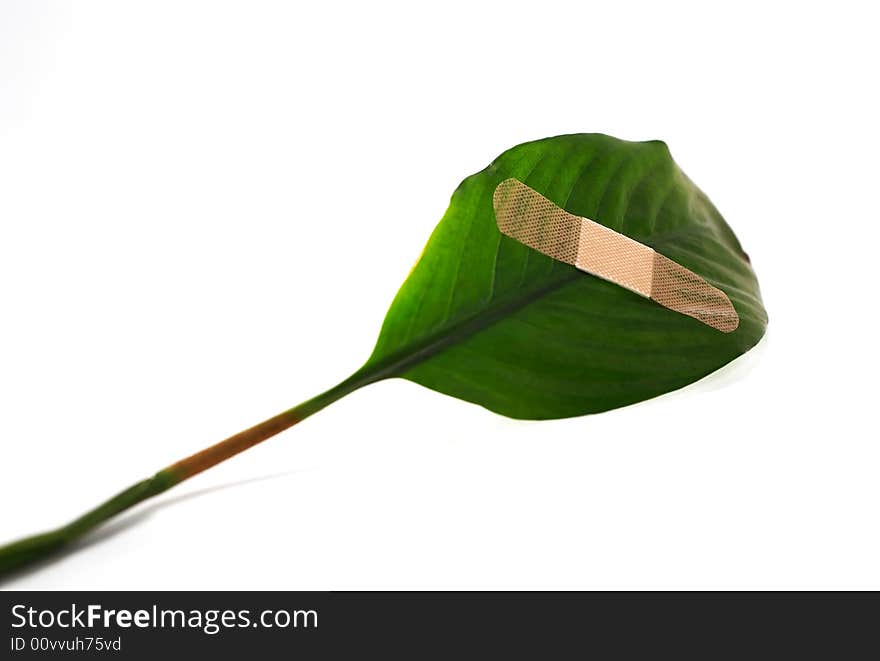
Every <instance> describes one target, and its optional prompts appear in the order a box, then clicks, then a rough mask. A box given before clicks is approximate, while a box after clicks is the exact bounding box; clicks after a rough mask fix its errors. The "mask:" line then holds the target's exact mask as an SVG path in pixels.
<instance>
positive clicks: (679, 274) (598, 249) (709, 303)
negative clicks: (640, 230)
mask: <svg viewBox="0 0 880 661" xmlns="http://www.w3.org/2000/svg"><path fill="white" fill-rule="evenodd" d="M493 201H494V205H495V220H496V222H497V223H498V229H500V230H501V233H502V234H505V235H507V236H509V237H511V238H513V239H516V240H517V241H519V242H520V243H523V244H525V245H527V246H529V247H530V248H534V249H535V250H537V251H538V252H541V253H543V254H545V255H547V256H549V257H552V258H553V259H557V260H559V261H562V262H565V263H566V264H571V265H572V266H575V267H577V268H579V269H580V270H582V271H585V272H587V273H590V274H592V275H595V276H598V277H600V278H602V279H604V280H608V281H609V282H613V283H614V284H616V285H619V286H621V287H625V288H626V289H629V290H630V291H632V292H635V293H636V294H639V295H640V296H644V297H645V298H650V299H651V300H653V301H655V302H657V303H659V304H660V305H662V306H664V307H667V308H669V309H670V310H675V311H676V312H679V313H681V314H685V315H687V316H689V317H693V318H694V319H697V320H698V321H701V322H703V323H704V324H706V325H707V326H711V327H712V328H715V329H717V330H719V331H721V332H723V333H730V332H731V331H734V330H736V328H737V326H739V315H738V314H737V313H736V310H735V309H734V307H733V304H732V303H731V302H730V299H729V298H728V297H727V294H725V293H724V292H723V291H721V290H720V289H718V288H717V287H713V286H712V285H710V284H709V283H708V282H706V281H705V280H704V279H703V278H701V277H700V276H699V275H697V274H696V273H694V272H693V271H690V270H688V269H686V268H685V267H683V266H681V265H680V264H677V263H676V262H674V261H672V260H671V259H668V258H666V257H664V256H663V255H661V254H660V253H658V252H657V251H655V250H654V249H653V248H651V247H650V246H646V245H644V244H642V243H639V242H638V241H634V240H633V239H631V238H629V237H627V236H624V235H623V234H620V233H619V232H615V231H614V230H612V229H609V228H607V227H605V226H604V225H601V224H600V223H597V222H594V221H592V220H590V219H589V218H581V217H580V216H575V215H574V214H572V213H569V212H568V211H566V210H565V209H562V208H561V207H558V206H556V204H554V203H553V202H551V201H550V200H548V199H547V198H546V197H544V196H543V195H541V194H540V193H538V192H537V191H535V190H533V189H531V188H529V187H528V186H526V185H525V184H524V183H522V182H521V181H518V180H517V179H512V178H511V179H505V180H504V181H502V182H501V183H500V184H498V186H497V187H496V188H495V194H494V196H493Z"/></svg>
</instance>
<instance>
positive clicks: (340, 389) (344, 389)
mask: <svg viewBox="0 0 880 661" xmlns="http://www.w3.org/2000/svg"><path fill="white" fill-rule="evenodd" d="M382 376H383V375H382V374H378V373H376V372H375V371H373V372H365V371H363V370H362V371H358V372H355V373H354V374H353V375H352V376H351V377H349V378H348V379H346V380H345V381H343V382H342V383H340V384H339V385H337V386H335V387H333V388H331V389H330V390H328V391H326V392H324V393H322V394H320V395H318V396H317V397H314V398H312V399H310V400H308V401H306V402H303V403H302V404H300V405H299V406H295V407H294V408H292V409H290V410H288V411H285V412H284V413H280V414H278V415H276V416H274V417H272V418H269V419H268V420H264V421H263V422H261V423H259V424H258V425H255V426H253V427H250V428H249V429H245V430H244V431H242V432H239V433H238V434H235V435H234V436H230V437H229V438H227V439H226V440H225V441H220V442H219V443H217V444H215V445H212V446H210V447H208V448H205V449H204V450H202V451H201V452H197V453H195V454H193V455H191V456H189V457H186V458H185V459H181V460H180V461H178V462H176V463H173V464H171V465H170V466H168V467H166V468H163V469H162V470H160V471H159V472H158V473H156V474H155V475H153V476H152V477H150V478H147V479H146V480H142V481H140V482H138V483H136V484H134V485H132V486H130V487H129V488H128V489H125V490H124V491H122V492H120V493H118V494H116V495H115V496H113V497H112V498H110V499H109V500H107V501H106V502H104V503H102V504H101V505H98V506H97V507H96V508H95V509H93V510H90V511H89V512H86V513H85V514H83V515H82V516H80V517H79V518H78V519H75V520H73V521H71V522H70V523H68V524H67V525H64V526H61V527H60V528H56V529H55V530H50V531H48V532H44V533H41V534H38V535H33V536H31V537H25V538H24V539H20V540H18V541H15V542H12V543H11V544H7V545H6V546H0V577H2V576H4V575H6V574H9V573H10V572H12V571H15V570H16V569H20V568H22V567H25V566H26V565H30V564H33V563H35V562H38V561H40V560H43V559H45V558H47V557H49V556H51V555H52V554H54V553H56V552H58V551H60V550H61V549H63V548H65V547H69V545H70V544H71V543H72V542H74V541H76V540H78V539H79V538H81V537H83V536H84V535H85V534H86V533H88V532H90V531H91V530H93V529H95V528H97V527H98V526H100V525H101V524H102V523H104V522H105V521H108V520H109V519H111V518H113V517H114V516H116V515H117V514H119V513H121V512H124V511H125V510H127V509H129V508H131V507H134V506H135V505H137V504H138V503H142V502H144V501H145V500H148V499H150V498H152V497H153V496H156V495H158V494H160V493H162V492H163V491H167V490H168V489H170V488H171V487H173V486H175V485H177V484H180V483H181V482H183V481H184V480H187V479H189V478H191V477H192V476H193V475H198V474H199V473H201V472H202V471H204V470H207V469H208V468H211V467H212V466H216V465H217V464H219V463H220V462H222V461H226V460H227V459H229V458H230V457H233V456H235V455H237V454H238V453H239V452H244V451H245V450H247V449H248V448H251V447H253V446H254V445H257V444H258V443H261V442H262V441H265V440H266V439H267V438H271V437H272V436H274V435H275V434H278V433H279V432H282V431H284V430H285V429H288V428H290V427H292V426H293V425H295V424H296V423H298V422H301V421H302V420H305V419H306V418H307V417H309V416H310V415H312V414H313V413H317V412H318V411H320V410H321V409H323V408H324V407H325V406H328V405H329V404H332V403H333V402H335V401H336V400H338V399H340V398H342V397H344V396H345V395H347V394H349V393H351V392H353V391H354V390H357V389H358V388H360V387H362V386H365V385H367V384H368V383H372V382H374V381H377V380H379V379H380V378H382Z"/></svg>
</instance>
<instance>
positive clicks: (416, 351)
mask: <svg viewBox="0 0 880 661" xmlns="http://www.w3.org/2000/svg"><path fill="white" fill-rule="evenodd" d="M584 275H585V274H583V273H581V272H579V271H578V270H576V269H572V270H571V272H570V273H568V274H566V275H564V276H562V277H560V279H559V280H556V281H554V282H552V283H550V284H548V285H546V286H544V287H541V288H538V289H534V290H532V291H530V292H528V293H527V295H525V296H522V297H515V298H512V299H510V300H508V301H507V302H506V303H504V304H502V305H499V306H495V307H493V308H489V309H487V310H484V311H481V312H478V313H476V314H474V315H471V316H470V317H467V318H465V319H463V320H461V321H459V322H458V323H456V324H453V325H452V326H448V327H445V328H442V329H440V330H438V331H436V332H435V333H432V334H431V335H428V336H427V337H425V338H424V340H423V341H421V342H416V343H410V344H408V345H407V346H406V347H405V348H403V349H401V350H400V351H397V352H395V353H392V354H390V355H388V356H387V357H385V358H382V359H380V360H378V361H377V362H375V363H374V362H373V358H372V357H371V358H370V359H369V360H368V361H367V362H366V364H365V365H364V366H363V367H361V369H359V370H358V371H357V372H356V373H355V374H354V375H352V379H355V378H358V380H361V379H362V380H363V383H362V384H361V385H366V384H367V383H374V382H376V381H381V380H382V379H387V378H391V377H396V376H402V375H403V374H404V373H405V372H406V371H407V370H409V369H410V368H412V367H414V366H415V365H418V364H419V363H421V362H422V361H424V360H426V359H428V358H431V357H433V356H435V355H437V354H438V353H440V352H441V351H443V350H445V349H447V348H449V347H450V346H452V345H454V344H457V343H458V342H461V341H462V340H464V339H466V338H468V337H471V336H472V335H475V334H476V333H479V332H480V331H482V330H485V329H486V328H489V327H490V326H492V325H493V324H496V323H498V322H499V321H501V320H503V319H504V318H506V317H508V316H510V315H512V314H513V313H515V312H518V311H519V310H522V309H523V308H525V307H526V306H528V305H530V304H532V303H534V302H535V301H538V300H540V299H541V298H543V297H545V296H547V295H548V294H551V293H553V292H555V291H558V290H559V289H562V288H563V287H565V286H566V285H569V284H571V283H572V282H575V281H576V280H577V279H578V278H580V277H584Z"/></svg>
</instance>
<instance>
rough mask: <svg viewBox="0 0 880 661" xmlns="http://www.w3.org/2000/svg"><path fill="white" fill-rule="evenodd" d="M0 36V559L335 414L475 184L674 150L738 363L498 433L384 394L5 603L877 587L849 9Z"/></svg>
mask: <svg viewBox="0 0 880 661" xmlns="http://www.w3.org/2000/svg"><path fill="white" fill-rule="evenodd" d="M422 4H423V3H401V4H399V5H393V4H387V3H376V2H369V3H350V4H340V3H329V2H328V3H293V2H288V3H279V4H266V3H254V2H241V3H235V4H227V3H218V2H206V3H182V2H169V3H161V2H151V3H133V2H103V3H101V2H88V3H86V2H83V3H76V5H75V6H74V5H73V3H70V4H68V3H43V2H12V3H10V2H3V3H2V4H0V538H2V541H7V540H9V539H12V538H15V537H17V536H20V535H25V534H29V533H33V532H36V531H38V530H41V529H45V528H48V527H52V526H54V525H57V524H60V523H62V522H65V521H66V520H68V519H69V518H71V517H73V516H75V515H77V514H79V513H81V512H83V511H84V510H86V509H87V508H89V507H91V506H93V505H95V504H97V503H98V502H100V501H102V500H103V499H105V498H106V497H108V496H110V495H112V494H113V493H115V492H116V491H118V490H120V489H121V488H123V487H125V486H127V485H129V484H131V483H133V482H135V481H136V480H138V479H140V478H142V477H146V476H148V475H150V474H152V473H153V472H154V471H156V470H158V469H160V468H161V467H163V466H165V465H167V464H169V463H171V462H172V461H175V460H177V459H180V458H182V457H183V456H185V455H187V454H189V453H191V452H193V451H196V450H199V449H201V448H202V447H204V446H206V445H208V444H210V443H212V442H215V441H217V440H220V439H222V438H225V437H226V436H228V435H230V434H232V433H234V432H236V431H239V430H241V429H243V428H245V427H247V426H249V425H251V424H253V423H256V422H258V421H260V420H262V419H264V418H266V417H268V416H270V415H273V414H275V413H277V412H279V411H281V410H283V409H286V408H288V407H289V406H292V405H294V404H296V403H298V402H299V401H302V400H304V399H306V398H308V397H310V396H312V395H314V394H316V393H317V392H319V391H321V390H323V389H325V388H327V387H328V386H331V385H333V384H334V383H335V382H337V381H339V380H340V379H342V378H344V377H345V376H347V375H348V374H349V373H350V372H351V371H353V370H354V369H356V368H357V367H358V366H359V365H360V364H361V362H362V361H363V360H364V359H365V358H366V357H367V355H368V354H369V352H370V350H371V348H372V344H373V342H374V340H375V337H376V334H377V332H378V329H379V326H380V323H381V321H382V318H383V316H384V313H385V310H386V308H387V306H388V304H389V303H390V301H391V298H392V296H393V295H394V293H395V292H396V290H397V288H398V286H399V285H400V283H401V282H402V281H403V279H404V277H405V276H406V274H407V272H408V270H409V268H410V266H411V265H412V263H413V261H414V260H415V258H416V257H417V255H418V254H419V252H420V250H421V248H422V246H423V244H424V242H425V240H426V239H427V237H428V235H429V234H430V232H431V230H432V229H433V227H434V225H435V224H436V222H437V221H438V220H439V218H440V216H441V215H442V214H443V211H444V210H445V207H446V205H447V202H448V199H449V195H450V194H451V193H452V191H453V189H454V188H455V186H456V185H457V184H458V183H459V181H460V180H461V179H462V178H464V177H465V176H466V175H468V174H471V173H473V172H475V171H477V170H479V169H481V168H483V167H484V166H485V165H487V164H488V163H489V162H490V161H491V160H492V159H493V158H494V157H495V156H497V155H498V154H499V153H500V152H501V151H503V150H504V149H506V148H508V147H511V146H513V145H515V144H517V143H519V142H523V141H526V140H530V139H536V138H541V137H545V136H548V135H555V134H559V133H570V132H581V131H587V132H588V131H600V132H605V133H609V134H612V135H615V136H617V137H621V138H626V139H631V140H643V139H653V138H660V139H663V140H665V141H666V142H667V143H668V144H669V146H670V148H671V150H672V153H673V155H674V157H675V158H676V160H677V161H678V163H679V164H680V165H681V167H682V168H683V169H684V170H685V171H686V172H687V173H688V174H689V175H690V176H691V177H692V178H693V179H694V180H695V181H696V182H697V183H698V185H700V187H701V188H703V190H705V191H706V192H707V193H708V194H709V195H710V196H711V197H712V199H713V201H714V202H715V203H716V205H717V206H718V207H719V208H720V209H721V211H722V213H724V215H725V216H726V218H727V219H728V221H729V222H730V223H731V225H732V226H733V227H734V229H735V231H736V232H737V234H738V235H739V237H740V239H741V240H742V243H743V245H744V247H745V249H746V250H747V251H748V252H749V253H750V255H751V257H752V261H753V264H754V266H755V269H756V271H757V273H758V275H759V278H760V281H761V285H762V288H763V294H764V298H765V303H766V306H767V309H768V311H769V314H770V318H771V322H770V327H769V332H768V335H767V337H766V338H765V340H764V341H763V342H762V343H761V344H760V345H759V346H758V348H757V349H756V350H754V351H753V352H751V353H750V354H747V355H746V356H745V357H743V358H742V359H740V360H739V361H737V362H736V363H734V364H733V365H731V366H729V367H728V368H725V369H724V370H722V371H721V372H720V373H717V374H716V375H713V376H712V377H710V378H708V379H706V380H704V381H703V382H701V383H698V384H695V385H694V386H691V387H689V388H686V389H684V390H682V391H679V392H677V393H673V394H670V395H667V396H664V397H660V398H658V399H656V400H653V401H649V402H646V403H644V404H640V405H636V406H631V407H628V408H625V409H621V410H617V411H613V412H609V413H605V414H602V415H597V416H591V417H583V418H578V419H571V420H561V421H555V422H541V423H526V422H518V421H514V420H508V419H505V418H503V417H500V416H497V415H495V414H492V413H489V412H488V411H486V410H484V409H482V408H479V407H477V406H474V405H471V404H467V403H464V402H460V401H457V400H454V399H451V398H448V397H444V396H442V395H438V394H436V393H433V392H431V391H428V390H426V389H423V388H421V387H419V386H417V385H415V384H412V383H409V382H405V381H400V380H395V381H388V382H384V383H380V384H377V385H373V386H370V387H368V388H366V389H364V390H362V391H359V392H357V393H355V394H353V395H351V396H349V397H347V398H346V399H344V400H342V401H340V402H339V403H337V404H335V405H333V406H332V407H331V408H329V409H326V410H324V411H322V412H321V413H319V414H318V415H316V416H314V417H313V418H310V419H309V420H307V421H306V422H304V423H303V424H301V425H299V426H297V427H295V428H294V429H292V430H290V431H288V432H286V433H284V434H282V435H281V436H279V437H277V438H274V439H272V440H271V441H269V442H267V443H265V444H263V445H262V446H259V447H257V448H255V449H253V450H251V451H249V452H247V453H245V454H244V455H242V456H240V457H238V458H236V459H234V460H231V461H229V462H228V463H226V464H223V465H221V466H219V467H217V468H215V469H213V470H211V471H209V472H208V473H206V474H204V475H201V476H198V477H196V478H194V479H192V480H191V481H189V482H187V483H185V484H183V485H181V486H179V487H177V488H175V489H174V490H173V491H171V492H168V493H166V494H164V495H162V496H161V497H159V498H158V499H156V500H155V501H153V502H152V503H150V504H147V505H145V506H141V507H140V508H139V509H137V510H133V511H131V512H129V513H128V514H126V515H125V516H123V517H121V518H120V519H119V521H117V522H116V523H113V524H111V525H110V526H107V527H106V528H104V529H103V531H102V532H101V533H99V534H98V535H96V536H94V537H92V538H91V539H90V540H89V541H88V542H87V543H86V544H85V545H84V547H83V548H82V549H81V550H79V551H78V552H77V553H74V554H70V555H66V556H64V557H62V558H61V559H59V560H57V561H54V562H51V563H49V564H47V565H44V566H42V567H41V568H39V570H38V571H33V572H28V573H25V574H20V575H19V576H18V577H17V578H16V579H14V580H12V581H8V582H6V583H5V584H4V587H8V588H119V589H128V588H291V589H298V588H316V589H341V588H649V589H651V588H868V587H873V588H880V562H878V558H880V528H878V526H877V521H878V503H880V480H878V469H880V447H878V434H877V433H876V417H875V416H876V402H877V397H876V396H877V392H876V390H877V388H876V374H877V368H878V364H877V348H876V338H877V323H876V322H877V312H876V307H877V301H878V298H877V293H876V287H875V286H874V284H875V282H876V273H877V267H876V264H877V241H878V238H880V237H878V220H880V219H878V203H877V200H878V195H877V190H878V168H877V153H878V147H880V144H878V128H877V125H878V124H877V122H878V115H880V108H878V103H877V98H876V93H877V67H876V65H877V61H878V57H880V53H878V48H877V46H876V41H877V39H876V27H877V23H876V20H875V19H874V18H872V17H871V16H869V11H868V7H870V3H864V5H858V4H855V3H846V2H837V3H829V4H828V7H830V8H833V9H824V8H821V7H819V6H816V5H813V4H812V3H803V2H799V3H792V4H790V5H786V4H776V3H769V2H761V3H755V4H754V5H750V4H749V3H735V4H731V5H729V8H728V9H719V8H717V7H715V6H714V4H715V3H693V4H682V3H669V2H663V3H644V4H634V3H626V2H619V3H608V2H602V3H586V2H571V3H558V2H547V1H542V2H533V3H528V4H516V3H513V2H504V3H478V2H465V3H456V2H443V3H436V4H435V6H434V8H432V9H426V8H424V7H422Z"/></svg>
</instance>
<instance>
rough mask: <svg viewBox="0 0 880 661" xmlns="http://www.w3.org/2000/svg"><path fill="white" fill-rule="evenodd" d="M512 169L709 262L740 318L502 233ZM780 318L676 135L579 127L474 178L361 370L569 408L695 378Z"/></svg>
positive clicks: (483, 401) (477, 396) (623, 400)
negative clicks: (679, 305) (697, 181)
mask: <svg viewBox="0 0 880 661" xmlns="http://www.w3.org/2000/svg"><path fill="white" fill-rule="evenodd" d="M508 177H514V178H516V179H519V180H520V181H522V182H524V183H526V184H528V185H529V186H531V187H532V188H534V189H535V190H537V191H538V192H540V193H541V194H543V195H544V196H545V197H548V198H549V199H551V200H552V201H553V202H555V203H556V204H558V205H559V206H561V207H563V208H565V209H566V210H568V211H570V212H572V213H574V214H576V215H579V216H586V217H588V218H591V219H593V220H595V221H597V222H600V223H602V224H603V225H606V226H607V227H610V228H611V229H613V230H616V231H618V232H621V233H623V234H626V235H627V236H630V237H632V238H633V239H635V240H637V241H639V242H641V243H644V244H647V245H649V246H651V247H652V248H655V249H656V250H657V251H658V252H660V253H662V254H664V255H666V256H667V257H669V258H670V259H672V260H674V261H676V262H678V263H680V264H682V265H683V266H685V267H687V268H689V269H691V270H692V271H694V272H696V273H698V274H699V275H701V276H703V277H704V278H705V279H706V280H707V281H709V282H710V283H711V284H713V285H715V286H716V287H718V288H720V289H721V290H722V291H724V292H725V293H726V294H727V295H728V296H729V297H730V299H731V301H732V303H733V305H734V307H735V308H736V310H737V312H738V314H739V316H740V324H739V327H738V329H737V330H736V331H734V332H732V333H721V332H719V331H717V330H715V329H713V328H711V327H709V326H706V325H705V324H702V323H700V322H699V321H697V320H695V319H692V318H690V317H687V316H685V315H682V314H679V313H676V312H673V311H672V310H668V309H666V308H664V307H662V306H661V305H658V304H657V303H654V302H653V301H650V300H648V299H645V298H642V297H641V296H638V295H637V294H634V293H632V292H630V291H628V290H626V289H623V288H622V287H619V286H617V285H614V284H611V283H609V282H606V281H604V280H602V279H600V278H597V277H594V276H592V275H589V274H586V273H583V272H581V271H579V270H577V269H575V268H574V267H572V266H569V265H567V264H564V263H562V262H558V261H555V260H553V259H551V258H549V257H547V256H545V255H543V254H541V253H539V252H537V251H535V250H532V249H530V248H528V247H526V246H524V245H522V244H520V243H519V242H517V241H515V240H513V239H511V238H509V237H506V236H503V235H502V234H501V233H500V232H499V230H498V227H497V225H496V223H495V217H494V210H493V205H492V194H493V191H494V189H495V187H496V186H497V185H498V184H499V183H500V182H501V181H503V180H504V179H507V178H508ZM766 324H767V314H766V312H765V311H764V308H763V305H762V302H761V296H760V293H759V290H758V282H757V279H756V278H755V274H754V272H753V271H752V269H751V267H750V265H749V261H748V257H747V256H746V254H745V253H744V252H743V251H742V249H741V247H740V244H739V242H738V241H737V239H736V236H735V235H734V234H733V232H732V231H731V229H730V227H728V225H727V223H725V221H724V219H723V218H722V217H721V215H720V214H719V213H718V211H717V210H716V209H715V207H714V206H713V205H712V203H711V202H710V201H709V199H708V198H707V197H706V196H705V195H704V194H703V193H702V192H701V191H700V190H699V189H698V188H697V187H696V186H695V185H694V184H693V183H692V182H691V181H690V179H688V178H687V177H686V176H685V175H684V174H683V173H682V171H681V170H679V168H678V167H677V166H676V164H675V162H674V161H673V160H672V157H671V156H670V153H669V150H668V148H667V147H666V145H665V144H664V143H662V142H659V141H652V142H626V141H622V140H617V139H615V138H612V137H609V136H605V135H600V134H579V135H566V136H559V137H555V138H547V139H545V140H538V141H535V142H528V143H525V144H522V145H519V146H517V147H514V148H513V149H510V150H508V151H506V152H504V153H503V154H502V155H501V156H499V157H498V158H497V159H496V160H495V161H494V162H493V163H492V164H491V165H490V166H489V167H487V168H486V169H485V170H483V171H482V172H478V173H477V174H475V175H472V176H470V177H468V178H467V179H465V180H464V181H463V182H462V183H461V185H460V186H459V187H458V189H457V190H456V191H455V193H454V194H453V195H452V201H451V204H450V206H449V209H448V210H447V212H446V214H445V215H444V217H443V219H442V220H441V221H440V224H439V225H438V226H437V228H436V229H435V230H434V233H433V235H432V236H431V238H430V240H429V241H428V244H427V246H426V248H425V251H424V253H423V255H422V257H421V259H420V260H419V262H418V263H417V265H416V266H415V268H414V269H413V271H412V273H411V274H410V276H409V277H408V278H407V280H406V282H404V284H403V286H402V287H401V289H400V291H399V292H398V294H397V296H396V298H395V299H394V302H393V303H392V305H391V309H390V310H389V311H388V314H387V316H386V318H385V322H384V324H383V326H382V331H381V333H380V335H379V339H378V342H377V344H376V348H375V350H374V352H373V354H372V356H371V357H370V359H369V361H368V362H367V364H366V365H365V366H364V367H363V368H362V369H361V370H360V374H371V375H373V378H372V379H370V380H374V379H375V378H382V377H385V376H401V377H404V378H406V379H409V380H411V381H415V382H416V383H420V384H422V385H423V386H426V387H428V388H431V389H433V390H436V391H438V392H442V393H445V394H447V395H452V396H453V397H458V398H460V399H464V400H467V401H469V402H474V403H476V404H480V405H482V406H485V407H486V408H488V409H490V410H492V411H495V412H497V413H501V414H503V415H507V416H511V417H515V418H530V419H548V418H561V417H568V416H575V415H583V414H586V413H596V412H599V411H605V410H608V409H612V408H615V407H618V406H624V405H626V404H631V403H633V402H638V401H641V400H644V399H648V398H650V397H654V396H656V395H660V394H662V393H665V392H669V391H670V390H675V389H676V388H680V387H682V386H684V385H687V384H688V383H691V382H693V381H696V380H697V379H700V378H701V377H703V376H705V375H707V374H709V373H710V372H713V371H714V370H716V369H718V368H719V367H721V366H723V365H724V364H726V363H728V362H729V361H731V360H733V359H734V358H736V357H737V356H739V355H741V354H742V353H744V352H746V351H748V350H749V349H750V348H751V347H752V346H754V345H755V344H756V343H757V342H758V340H759V339H760V338H761V336H762V335H763V333H764V329H765V327H766Z"/></svg>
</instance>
